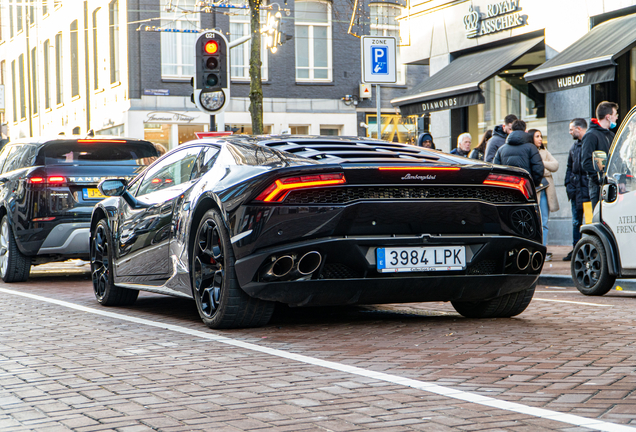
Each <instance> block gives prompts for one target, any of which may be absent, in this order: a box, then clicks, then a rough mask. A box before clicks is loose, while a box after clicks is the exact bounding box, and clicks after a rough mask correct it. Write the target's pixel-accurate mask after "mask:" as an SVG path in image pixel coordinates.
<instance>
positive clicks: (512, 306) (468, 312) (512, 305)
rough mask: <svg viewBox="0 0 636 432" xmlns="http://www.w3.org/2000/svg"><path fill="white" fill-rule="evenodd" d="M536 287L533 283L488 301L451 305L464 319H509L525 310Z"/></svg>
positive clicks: (453, 303) (455, 302)
mask: <svg viewBox="0 0 636 432" xmlns="http://www.w3.org/2000/svg"><path fill="white" fill-rule="evenodd" d="M536 286H537V284H536V282H535V284H534V285H532V286H531V287H530V288H528V289H525V290H523V291H519V292H514V293H510V294H505V295H502V296H500V297H495V298H493V299H490V300H484V301H477V302H457V301H454V302H451V304H452V305H453V307H454V308H455V310H456V311H457V312H459V313H460V314H461V315H463V316H465V317H466V318H509V317H512V316H515V315H519V314H520V313H521V312H523V311H524V310H526V308H527V307H528V305H529V304H530V301H531V300H532V296H533V295H534V289H535V287H536Z"/></svg>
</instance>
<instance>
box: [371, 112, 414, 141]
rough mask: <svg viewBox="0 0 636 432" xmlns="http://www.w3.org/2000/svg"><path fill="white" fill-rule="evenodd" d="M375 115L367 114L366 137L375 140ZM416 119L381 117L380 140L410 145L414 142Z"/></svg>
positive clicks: (411, 117) (394, 116)
mask: <svg viewBox="0 0 636 432" xmlns="http://www.w3.org/2000/svg"><path fill="white" fill-rule="evenodd" d="M377 118H378V116H377V115H371V114H367V121H366V124H367V137H369V138H377V137H378V127H377ZM416 124H417V117H416V116H410V117H402V116H401V115H398V114H387V115H382V124H381V125H380V139H383V140H385V141H391V142H400V143H411V142H413V141H414V138H415V135H416V129H417V126H416Z"/></svg>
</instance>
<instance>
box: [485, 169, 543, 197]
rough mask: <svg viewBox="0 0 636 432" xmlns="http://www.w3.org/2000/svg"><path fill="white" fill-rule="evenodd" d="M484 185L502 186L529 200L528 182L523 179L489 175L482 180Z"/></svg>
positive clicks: (503, 175) (507, 175) (504, 175)
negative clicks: (514, 190) (516, 191)
mask: <svg viewBox="0 0 636 432" xmlns="http://www.w3.org/2000/svg"><path fill="white" fill-rule="evenodd" d="M484 184H485V185H490V186H502V187H507V188H512V189H517V190H518V191H519V192H521V193H522V194H523V195H524V196H525V197H526V198H527V199H530V192H531V190H532V189H531V188H530V182H529V181H528V179H525V178H523V177H517V176H513V175H509V174H489V175H488V177H486V180H484Z"/></svg>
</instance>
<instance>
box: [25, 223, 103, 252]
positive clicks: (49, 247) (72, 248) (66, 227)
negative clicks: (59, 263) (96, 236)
mask: <svg viewBox="0 0 636 432" xmlns="http://www.w3.org/2000/svg"><path fill="white" fill-rule="evenodd" d="M90 226H91V224H90V222H76V223H63V224H59V225H57V226H56V227H55V228H53V229H52V230H51V232H50V233H49V234H48V235H47V236H46V239H45V240H44V242H43V243H42V246H40V249H39V250H38V253H37V254H38V255H73V256H76V255H86V256H88V253H89V239H90Z"/></svg>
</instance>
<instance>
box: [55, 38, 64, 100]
mask: <svg viewBox="0 0 636 432" xmlns="http://www.w3.org/2000/svg"><path fill="white" fill-rule="evenodd" d="M62 68H63V66H62V33H58V34H56V35H55V93H56V96H55V103H56V104H58V105H59V104H61V103H63V102H64V94H63V93H62V90H63V88H62Z"/></svg>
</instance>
